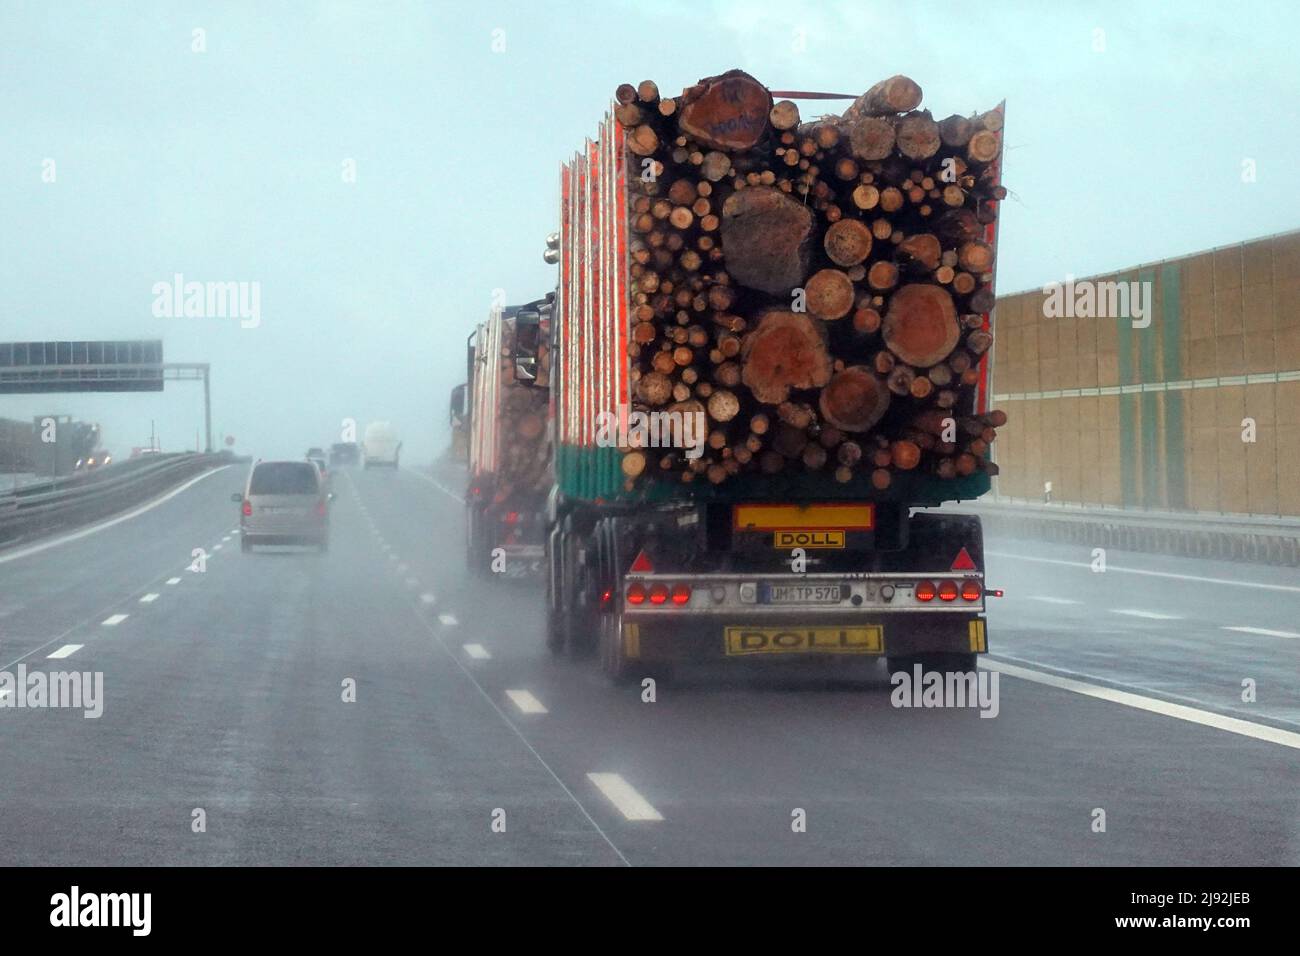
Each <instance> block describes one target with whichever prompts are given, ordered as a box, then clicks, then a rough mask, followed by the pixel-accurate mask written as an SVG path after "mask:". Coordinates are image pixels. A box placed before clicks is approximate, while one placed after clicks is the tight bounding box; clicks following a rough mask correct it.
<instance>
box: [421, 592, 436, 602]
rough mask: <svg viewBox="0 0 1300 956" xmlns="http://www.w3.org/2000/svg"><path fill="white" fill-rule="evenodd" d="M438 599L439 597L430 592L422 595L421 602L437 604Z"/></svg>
mask: <svg viewBox="0 0 1300 956" xmlns="http://www.w3.org/2000/svg"><path fill="white" fill-rule="evenodd" d="M437 600H438V599H437V598H436V597H434V596H433V595H432V594H429V593H428V592H426V593H424V594H421V595H420V603H421V604H435V603H437Z"/></svg>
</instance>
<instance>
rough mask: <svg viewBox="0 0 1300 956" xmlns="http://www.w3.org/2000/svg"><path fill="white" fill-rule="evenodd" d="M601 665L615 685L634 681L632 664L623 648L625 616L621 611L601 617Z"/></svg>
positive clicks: (609, 612) (607, 613) (611, 612)
mask: <svg viewBox="0 0 1300 956" xmlns="http://www.w3.org/2000/svg"><path fill="white" fill-rule="evenodd" d="M600 665H601V668H602V669H603V670H604V671H605V676H606V677H608V678H609V679H610V680H611V681H612V682H613V683H615V684H626V683H627V682H628V681H630V680H631V679H632V662H631V661H630V660H628V657H627V653H626V652H625V651H624V648H623V615H622V613H621V612H619V611H607V612H606V613H604V614H601V615H600Z"/></svg>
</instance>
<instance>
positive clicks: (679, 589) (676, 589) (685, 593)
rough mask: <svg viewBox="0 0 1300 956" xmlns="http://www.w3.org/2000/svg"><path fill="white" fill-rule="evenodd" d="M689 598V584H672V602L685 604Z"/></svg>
mask: <svg viewBox="0 0 1300 956" xmlns="http://www.w3.org/2000/svg"><path fill="white" fill-rule="evenodd" d="M690 599H691V586H690V585H689V584H674V585H673V603H674V604H686V603H687V602H689V601H690Z"/></svg>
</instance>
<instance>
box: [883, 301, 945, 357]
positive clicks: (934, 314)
mask: <svg viewBox="0 0 1300 956" xmlns="http://www.w3.org/2000/svg"><path fill="white" fill-rule="evenodd" d="M882 334H883V336H884V340H885V344H886V345H887V346H889V350H890V351H891V352H893V353H894V354H895V355H897V356H898V357H899V358H900V359H901V360H902V361H904V362H906V363H907V364H908V365H913V366H918V367H921V368H926V367H928V366H931V365H935V364H937V363H939V362H941V361H943V360H944V359H945V358H947V357H948V355H949V354H950V353H951V352H952V350H953V349H954V348H956V347H957V342H958V340H959V339H960V338H961V326H960V325H959V324H958V322H957V308H956V306H954V305H953V301H952V296H951V295H950V294H949V293H948V291H947V290H946V289H944V288H943V287H942V286H938V285H930V284H928V283H916V284H914V285H906V286H903V287H902V288H901V289H899V290H898V291H897V292H895V293H894V294H893V296H892V297H891V298H890V300H889V308H888V310H887V311H886V312H885V321H884V324H883V326H882Z"/></svg>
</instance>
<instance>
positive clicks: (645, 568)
mask: <svg viewBox="0 0 1300 956" xmlns="http://www.w3.org/2000/svg"><path fill="white" fill-rule="evenodd" d="M654 569H655V566H654V565H653V564H651V563H650V559H649V558H648V557H646V553H645V552H644V551H640V552H638V553H637V556H636V560H635V561H633V562H632V569H631V570H632V573H633V574H653V573H654Z"/></svg>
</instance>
